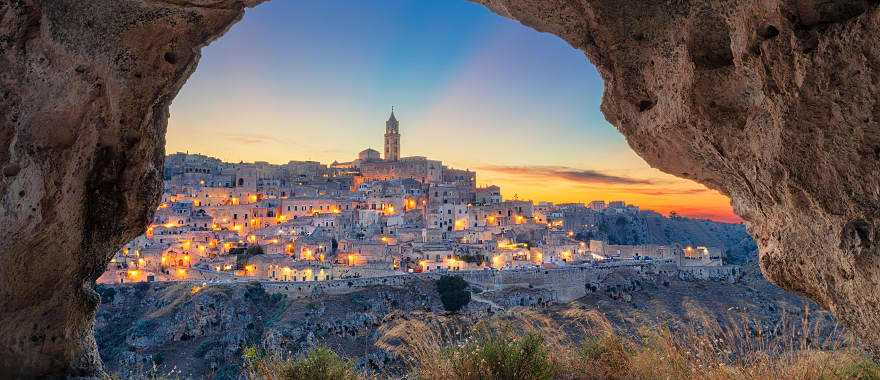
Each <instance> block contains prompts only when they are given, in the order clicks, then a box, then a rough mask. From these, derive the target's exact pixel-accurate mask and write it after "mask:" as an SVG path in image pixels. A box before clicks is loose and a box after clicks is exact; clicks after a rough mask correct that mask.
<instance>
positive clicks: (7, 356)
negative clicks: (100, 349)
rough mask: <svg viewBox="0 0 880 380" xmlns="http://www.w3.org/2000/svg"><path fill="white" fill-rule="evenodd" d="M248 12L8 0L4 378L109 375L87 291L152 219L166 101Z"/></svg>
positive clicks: (0, 41)
mask: <svg viewBox="0 0 880 380" xmlns="http://www.w3.org/2000/svg"><path fill="white" fill-rule="evenodd" d="M246 5H248V4H245V3H244V2H242V1H240V0H238V1H235V0H226V1H217V0H214V1H208V0H187V1H185V0H161V1H158V0H149V1H141V0H88V1H81V0H44V1H39V0H0V171H2V174H0V197H2V201H0V373H2V374H6V375H10V376H15V375H21V376H46V375H56V376H57V375H90V374H95V373H100V371H101V361H100V358H99V357H98V355H97V351H96V349H95V341H94V337H93V334H92V329H93V328H92V327H93V325H94V313H95V307H96V304H97V295H96V294H95V293H94V290H93V289H92V284H94V281H95V279H96V278H97V277H98V276H99V275H100V274H101V272H103V271H104V268H105V266H106V264H107V262H108V261H109V259H110V257H111V256H112V253H113V252H114V251H115V250H116V249H117V248H118V247H119V246H120V245H121V244H122V243H124V242H125V241H126V240H129V239H132V238H134V237H135V236H137V235H138V234H140V233H141V232H143V229H144V226H145V225H146V223H148V222H149V220H150V218H151V216H152V213H153V210H154V209H155V207H156V205H157V202H158V199H159V197H160V194H161V179H162V177H161V168H162V160H163V156H164V145H165V127H166V124H167V119H168V106H169V104H170V103H171V100H172V99H173V98H174V96H175V95H176V94H177V92H178V91H179V89H180V87H181V86H182V85H183V83H184V81H185V80H186V79H187V77H188V76H189V75H190V73H192V71H193V70H194V69H195V66H196V62H197V61H198V59H199V49H200V48H201V47H202V46H204V45H206V44H207V43H208V42H210V41H211V40H212V39H214V38H216V37H218V36H220V35H221V34H223V32H224V31H225V30H226V29H227V28H228V27H229V26H230V25H231V24H233V23H234V22H235V21H237V20H238V19H239V18H240V17H241V16H242V15H243V13H244V8H245V7H246Z"/></svg>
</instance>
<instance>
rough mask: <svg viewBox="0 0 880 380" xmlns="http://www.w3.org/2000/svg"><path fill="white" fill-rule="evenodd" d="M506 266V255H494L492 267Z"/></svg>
mask: <svg viewBox="0 0 880 380" xmlns="http://www.w3.org/2000/svg"><path fill="white" fill-rule="evenodd" d="M503 266H504V256H501V255H495V256H492V267H493V268H495V269H499V268H501V267H503Z"/></svg>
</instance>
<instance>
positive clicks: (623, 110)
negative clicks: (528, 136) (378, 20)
mask: <svg viewBox="0 0 880 380" xmlns="http://www.w3.org/2000/svg"><path fill="white" fill-rule="evenodd" d="M478 2H481V3H484V4H485V5H486V6H488V7H489V8H491V9H493V10H494V11H495V12H497V13H498V14H500V15H503V16H506V17H510V18H513V19H517V20H520V21H521V22H522V23H524V24H525V25H528V26H531V27H533V28H535V29H537V30H540V31H544V32H549V33H553V34H556V35H558V36H560V37H562V38H563V39H565V40H566V41H568V42H569V43H570V44H571V45H572V46H574V47H575V48H578V49H580V50H582V51H584V52H585V53H586V55H587V57H588V58H589V59H590V61H591V62H592V63H594V64H595V65H596V67H597V68H598V70H599V72H600V73H601V75H602V77H603V78H604V80H605V96H604V98H603V103H602V111H603V112H604V113H605V116H606V118H607V119H608V120H609V121H610V122H611V123H612V124H614V125H615V126H616V127H617V128H618V129H619V130H620V131H621V132H622V133H623V134H624V135H625V136H626V138H627V141H628V142H629V144H630V146H631V147H632V148H633V149H635V151H636V152H638V153H639V155H641V156H642V157H643V158H644V159H645V160H646V161H647V162H648V163H650V164H651V165H652V166H654V167H657V168H659V169H661V170H663V171H665V172H668V173H671V174H675V175H678V176H681V177H685V178H690V179H693V180H696V181H698V182H701V183H703V184H706V185H707V186H709V187H711V188H713V189H717V190H719V191H721V192H723V193H724V194H727V195H729V196H730V197H731V199H732V200H733V206H734V210H735V211H736V213H737V214H739V215H740V216H742V217H743V219H745V220H746V222H747V224H748V227H749V231H750V232H751V233H752V235H753V236H754V237H755V240H756V241H757V244H758V247H759V249H760V264H761V268H762V271H763V272H764V274H765V275H766V276H767V277H768V278H769V279H770V280H772V281H773V282H775V283H776V284H779V285H780V286H782V287H783V288H785V289H788V290H792V291H796V292H800V293H803V294H806V295H808V296H810V297H811V298H813V299H815V300H816V301H817V302H819V303H820V304H821V305H822V306H824V307H826V308H828V309H829V310H831V311H832V312H833V313H834V314H835V315H836V316H837V317H838V319H839V320H841V321H843V322H844V323H846V324H847V325H848V326H850V327H851V328H852V330H853V331H856V332H858V333H860V334H861V337H862V338H863V340H864V343H865V344H866V346H868V347H869V348H871V349H872V350H874V352H875V354H876V353H878V352H880V351H878V350H880V292H878V283H880V218H878V217H880V176H878V174H880V100H878V98H880V10H878V2H877V1H876V0H872V1H862V0H837V1H820V0H777V1H773V0H763V1H757V0H756V1H742V0H731V1H721V0H716V1H678V0H666V1H644V0H574V1H561V0H560V1H544V0H478Z"/></svg>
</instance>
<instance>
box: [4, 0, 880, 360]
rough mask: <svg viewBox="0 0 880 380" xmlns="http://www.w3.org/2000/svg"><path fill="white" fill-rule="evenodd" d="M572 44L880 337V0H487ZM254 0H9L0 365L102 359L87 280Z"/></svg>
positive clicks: (650, 127) (766, 251)
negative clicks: (174, 119)
mask: <svg viewBox="0 0 880 380" xmlns="http://www.w3.org/2000/svg"><path fill="white" fill-rule="evenodd" d="M479 1H480V2H482V3H484V4H485V5H487V6H488V7H489V8H491V9H493V10H495V11H496V12H497V13H499V14H501V15H504V16H507V17H511V18H515V19H518V20H520V21H522V22H523V23H524V24H526V25H529V26H531V27H533V28H535V29H537V30H540V31H545V32H550V33H554V34H556V35H558V36H560V37H562V38H563V39H565V40H566V41H568V42H569V43H571V44H572V46H574V47H576V48H578V49H581V50H583V51H584V52H585V53H586V54H587V56H588V57H589V59H590V60H591V61H592V62H593V63H594V64H595V65H596V66H597V67H598V69H599V71H600V73H601V74H602V76H603V78H604V79H605V84H606V87H605V97H604V101H603V105H602V110H603V112H604V113H605V115H606V117H607V118H608V120H609V121H611V123H612V124H614V125H615V126H616V127H617V128H618V129H619V130H620V131H621V132H622V133H623V134H624V135H625V136H626V137H627V139H628V141H629V144H630V145H631V146H632V147H633V149H635V150H636V151H637V152H638V153H639V154H640V155H641V156H642V157H644V158H645V159H646V160H647V161H648V162H649V163H650V164H652V165H654V166H656V167H658V168H660V169H661V170H664V171H666V172H669V173H672V174H675V175H679V176H682V177H686V178H691V179H694V180H697V181H699V182H702V183H704V184H706V185H708V186H710V187H712V188H714V189H718V190H720V191H722V192H724V193H725V194H728V195H730V196H731V198H732V199H733V204H734V208H735V210H736V212H737V213H738V214H739V215H741V216H742V217H743V218H744V219H745V220H747V222H748V225H749V229H750V231H751V233H752V234H753V235H754V236H755V237H756V240H757V242H758V245H759V247H760V251H761V266H762V269H763V271H764V273H765V274H766V275H767V276H768V277H769V278H771V279H772V280H773V281H774V282H776V283H777V284H780V285H781V286H783V287H785V288H786V289H790V290H794V291H798V292H801V293H804V294H807V295H809V296H811V297H812V298H814V299H816V300H817V301H818V302H819V303H821V304H822V305H823V306H825V307H827V308H829V309H830V310H832V311H833V312H834V313H835V314H836V315H837V316H838V317H839V319H840V320H842V321H843V322H845V323H846V324H848V325H849V326H851V327H853V331H857V332H860V333H861V334H862V337H863V338H864V339H865V342H866V344H867V345H868V346H869V347H872V348H873V349H875V350H876V349H878V348H880V327H878V326H880V323H878V322H880V295H878V292H877V291H876V287H877V285H876V284H877V283H878V281H880V261H878V260H880V256H878V255H880V245H878V239H880V220H878V219H877V215H878V204H880V202H878V197H880V176H878V175H877V174H878V171H880V165H878V163H880V133H878V131H880V130H878V120H880V104H878V102H877V100H876V98H877V97H878V96H877V95H878V86H880V76H878V68H880V50H878V44H880V38H878V37H880V36H878V34H880V31H878V23H880V12H878V10H877V1H876V0H838V1H820V0H751V1H742V0H715V1H705V2H700V1H688V2H685V1H673V0H667V1H643V0H572V1H562V0H479ZM258 2H260V0H89V1H80V0H0V125H2V127H0V147H3V149H0V169H2V175H0V197H2V203H0V236H2V239H0V373H11V374H14V375H22V376H40V375H89V374H96V373H100V372H101V364H100V359H99V358H98V356H97V354H96V351H95V348H94V347H95V344H94V338H93V337H92V326H93V323H94V322H93V316H94V309H95V304H96V300H97V297H96V295H95V293H94V291H93V290H92V286H93V285H92V284H93V282H94V280H95V278H97V277H98V275H99V274H100V273H101V272H102V271H103V269H104V267H105V265H106V263H107V261H108V260H109V258H110V256H111V254H112V252H113V251H114V250H115V248H116V247H117V246H119V245H121V244H122V243H123V242H124V241H126V240H128V239H131V238H132V237H134V236H136V235H137V234H138V233H140V232H141V231H142V230H143V228H144V226H145V225H146V223H147V222H148V220H149V218H150V216H151V214H152V212H153V210H154V207H155V206H156V204H157V202H158V199H159V194H160V179H161V175H160V174H161V173H160V169H161V167H162V159H163V153H164V149H163V146H164V135H165V127H166V124H167V118H168V106H169V104H170V102H171V100H172V99H173V98H174V96H175V94H176V93H177V92H178V90H179V89H180V87H181V86H182V85H183V83H184V81H185V80H186V78H187V77H188V76H189V74H190V73H191V72H192V71H193V70H194V68H195V65H196V63H197V61H198V58H199V50H200V48H201V47H203V46H204V45H205V44H207V43H208V42H210V41H211V40H213V39H214V38H217V37H219V36H220V35H222V34H223V33H224V32H225V31H226V30H227V28H228V27H229V26H230V25H232V24H233V23H234V22H236V21H237V20H238V19H239V18H240V17H241V16H242V15H243V13H244V9H245V8H246V7H248V6H252V5H255V4H256V3H258Z"/></svg>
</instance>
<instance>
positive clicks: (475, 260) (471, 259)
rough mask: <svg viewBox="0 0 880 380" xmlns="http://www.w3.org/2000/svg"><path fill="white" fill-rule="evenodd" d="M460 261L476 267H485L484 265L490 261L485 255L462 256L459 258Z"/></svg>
mask: <svg viewBox="0 0 880 380" xmlns="http://www.w3.org/2000/svg"><path fill="white" fill-rule="evenodd" d="M458 259H459V260H461V261H464V262H466V263H469V264H476V265H483V263H485V262H487V261H488V260H487V259H486V256H485V255H461V256H459V257H458Z"/></svg>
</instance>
